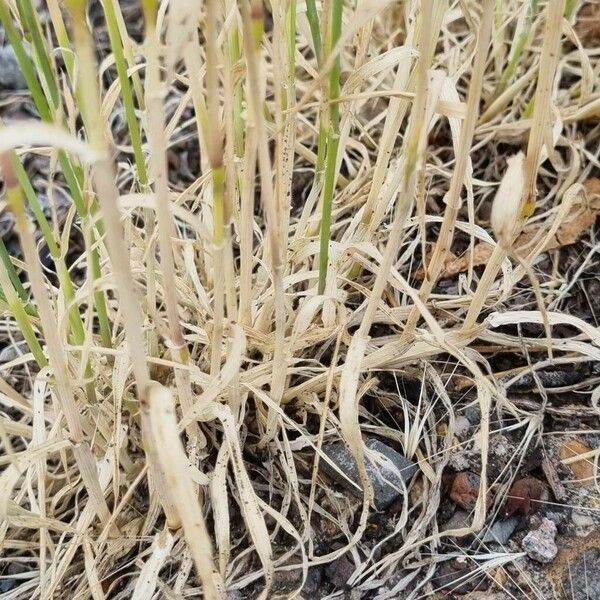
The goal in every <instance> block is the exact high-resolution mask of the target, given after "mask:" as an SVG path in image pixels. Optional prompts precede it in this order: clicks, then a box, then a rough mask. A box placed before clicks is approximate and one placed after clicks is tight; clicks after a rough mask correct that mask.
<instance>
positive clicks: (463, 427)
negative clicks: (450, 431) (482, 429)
mask: <svg viewBox="0 0 600 600" xmlns="http://www.w3.org/2000/svg"><path fill="white" fill-rule="evenodd" d="M470 429H471V423H470V422H469V419H467V417H458V418H457V419H456V421H454V434H455V435H456V437H457V438H458V439H459V440H463V441H464V440H465V439H467V437H468V435H469V430H470Z"/></svg>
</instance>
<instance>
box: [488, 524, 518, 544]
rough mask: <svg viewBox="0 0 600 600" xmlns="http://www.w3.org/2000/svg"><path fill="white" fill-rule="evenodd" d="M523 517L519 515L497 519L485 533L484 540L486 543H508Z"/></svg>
mask: <svg viewBox="0 0 600 600" xmlns="http://www.w3.org/2000/svg"><path fill="white" fill-rule="evenodd" d="M520 521H521V519H519V518H518V517H509V518H508V519H504V520H502V521H496V522H495V523H494V524H493V525H492V526H491V527H490V528H489V529H488V530H487V531H486V532H485V534H484V536H483V538H482V540H481V541H482V542H483V543H484V544H490V543H492V542H493V543H495V544H500V545H502V546H504V545H505V544H507V543H508V540H509V539H510V536H511V535H512V534H513V533H514V531H515V529H516V528H517V527H518V525H519V522H520Z"/></svg>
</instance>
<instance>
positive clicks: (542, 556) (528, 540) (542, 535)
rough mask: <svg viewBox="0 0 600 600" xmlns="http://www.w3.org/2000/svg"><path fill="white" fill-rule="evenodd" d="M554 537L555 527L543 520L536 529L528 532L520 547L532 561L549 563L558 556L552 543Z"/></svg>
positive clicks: (548, 520)
mask: <svg viewBox="0 0 600 600" xmlns="http://www.w3.org/2000/svg"><path fill="white" fill-rule="evenodd" d="M555 537H556V525H555V524H554V523H553V522H552V521H551V520H550V519H546V518H544V519H542V524H541V525H540V527H539V528H538V529H536V530H534V531H530V532H529V533H528V534H527V535H526V536H525V537H524V538H523V541H522V542H521V546H522V548H523V550H524V551H525V552H526V553H527V556H529V558H531V559H532V560H535V561H537V562H540V563H549V562H552V561H553V560H554V558H555V556H556V555H557V554H558V548H557V547H556V543H555V542H554V538H555Z"/></svg>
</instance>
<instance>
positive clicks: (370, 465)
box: [320, 438, 417, 510]
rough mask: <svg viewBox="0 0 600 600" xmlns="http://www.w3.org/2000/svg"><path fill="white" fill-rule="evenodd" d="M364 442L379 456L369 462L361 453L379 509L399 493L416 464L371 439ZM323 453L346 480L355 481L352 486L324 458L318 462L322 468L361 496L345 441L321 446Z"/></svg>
mask: <svg viewBox="0 0 600 600" xmlns="http://www.w3.org/2000/svg"><path fill="white" fill-rule="evenodd" d="M365 445H366V447H367V448H368V449H369V450H371V451H372V452H371V454H378V455H379V456H378V457H376V456H373V457H372V458H373V459H374V460H373V462H372V461H371V460H369V456H368V454H367V453H365V467H366V470H367V475H368V476H369V479H370V481H371V484H372V485H373V492H374V501H375V506H376V508H377V509H378V510H383V509H385V508H387V507H388V506H390V504H392V503H393V502H394V500H396V498H398V497H399V496H400V495H401V494H402V491H403V490H404V488H405V486H406V484H407V483H408V482H409V481H410V479H411V477H412V476H413V475H414V474H415V473H416V472H417V465H416V464H415V463H414V462H413V461H412V460H409V459H408V458H406V457H405V456H403V455H402V454H400V453H398V452H396V451H395V450H394V449H393V448H390V447H389V446H387V445H386V444H384V443H383V442H380V441H379V440H377V439H375V438H368V439H367V440H365ZM323 452H324V453H325V454H326V455H327V456H328V457H329V458H330V459H331V461H332V462H333V463H335V465H336V466H337V467H338V468H339V469H340V471H341V472H342V473H344V474H345V475H346V476H347V477H348V479H350V480H351V481H352V482H354V483H356V486H354V485H352V484H351V483H350V482H349V481H347V480H346V479H345V478H344V477H342V475H340V474H339V473H338V472H337V471H336V470H335V469H334V468H333V467H332V466H331V465H329V464H328V463H327V462H326V461H324V460H321V461H320V464H321V467H322V468H323V471H324V472H325V473H327V475H329V477H331V479H333V480H334V481H335V482H337V483H338V484H339V485H340V486H342V487H343V488H345V489H347V490H348V491H350V492H352V493H353V494H354V495H356V496H359V497H361V496H362V488H361V485H360V475H359V473H358V466H357V465H356V461H355V460H354V456H352V453H351V452H350V450H349V449H348V447H347V446H346V444H344V443H343V442H336V443H335V444H326V445H324V446H323Z"/></svg>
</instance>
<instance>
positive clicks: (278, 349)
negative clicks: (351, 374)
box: [240, 0, 286, 441]
mask: <svg viewBox="0 0 600 600" xmlns="http://www.w3.org/2000/svg"><path fill="white" fill-rule="evenodd" d="M262 11H263V7H262V4H261V3H260V2H256V1H253V2H252V4H251V5H249V4H248V2H247V1H246V0H242V2H241V3H240V12H241V15H242V23H243V30H244V49H245V52H246V65H247V69H248V87H249V94H248V103H249V105H250V110H251V111H252V116H253V118H254V125H255V127H256V135H257V155H258V166H259V172H260V184H261V188H260V191H261V201H262V205H263V209H264V211H265V216H266V222H267V239H268V242H269V243H268V252H269V258H270V262H271V281H272V286H273V304H274V312H275V332H274V333H275V341H274V345H273V371H272V373H273V379H274V380H275V383H277V382H276V378H277V377H278V375H277V373H278V372H279V371H280V370H282V369H284V364H285V356H284V339H285V320H286V310H285V299H284V295H283V246H282V240H281V235H282V232H281V221H280V214H279V210H278V206H277V202H276V198H275V194H274V191H273V184H272V171H271V157H270V156H269V142H268V138H267V130H266V125H265V116H264V112H263V110H262V104H263V103H262V92H261V87H262V86H261V84H260V66H259V52H258V50H259V48H260V42H261V40H262V33H263V12H262ZM272 387H274V386H273V385H272ZM274 400H275V401H276V402H277V403H279V402H280V401H281V398H274ZM275 416H276V415H275V413H274V412H273V411H269V417H268V427H267V429H268V432H267V433H268V435H267V438H266V439H269V438H271V437H272V436H273V435H274V434H275V423H276V421H275ZM266 439H265V440H264V441H266Z"/></svg>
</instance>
